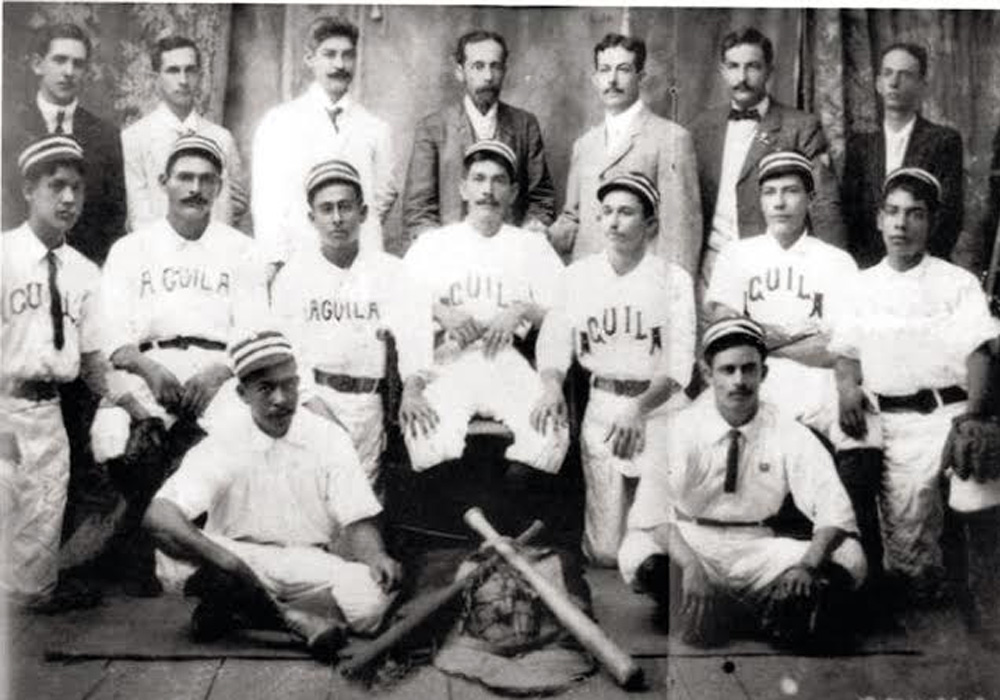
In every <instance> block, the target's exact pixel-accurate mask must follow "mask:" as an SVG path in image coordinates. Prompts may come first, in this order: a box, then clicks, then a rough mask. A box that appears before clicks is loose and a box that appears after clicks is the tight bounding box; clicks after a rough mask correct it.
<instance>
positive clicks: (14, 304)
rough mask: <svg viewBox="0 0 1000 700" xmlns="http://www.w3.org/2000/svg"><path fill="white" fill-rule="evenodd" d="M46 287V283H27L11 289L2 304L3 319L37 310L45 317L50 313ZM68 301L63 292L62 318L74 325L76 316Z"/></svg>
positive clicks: (65, 293)
mask: <svg viewBox="0 0 1000 700" xmlns="http://www.w3.org/2000/svg"><path fill="white" fill-rule="evenodd" d="M47 286H48V284H47V283H42V282H28V283H27V284H25V285H23V286H21V287H16V288H14V289H11V290H10V291H9V292H8V293H7V297H6V298H5V299H4V302H3V317H4V318H13V317H14V316H20V315H21V314H23V313H25V312H31V311H38V310H42V311H43V312H44V313H45V314H46V316H47V315H48V314H49V313H50V308H49V294H48V292H47V291H46V287H47ZM70 301H71V300H70V297H69V294H68V293H67V292H63V294H62V308H63V316H64V317H66V318H68V319H69V320H70V321H72V322H73V323H76V321H77V318H78V316H77V314H76V313H75V311H76V310H75V309H74V308H73V304H71V303H70Z"/></svg>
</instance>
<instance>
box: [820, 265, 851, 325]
mask: <svg viewBox="0 0 1000 700" xmlns="http://www.w3.org/2000/svg"><path fill="white" fill-rule="evenodd" d="M839 252H840V251H838V253H839ZM827 275H829V276H828V279H829V280H830V285H829V287H828V288H833V289H835V290H836V291H835V292H834V293H833V294H830V296H829V298H827V299H824V301H823V306H824V308H823V322H824V325H825V326H826V328H827V329H831V330H832V329H834V328H836V327H837V326H838V325H840V324H841V323H842V322H843V321H844V319H846V318H848V317H849V315H850V314H851V313H852V310H853V308H854V304H855V302H854V295H855V294H857V290H858V266H857V263H855V262H854V258H852V257H851V256H850V255H847V254H846V253H843V254H840V255H838V256H837V261H836V263H835V264H833V265H831V266H830V269H829V270H827Z"/></svg>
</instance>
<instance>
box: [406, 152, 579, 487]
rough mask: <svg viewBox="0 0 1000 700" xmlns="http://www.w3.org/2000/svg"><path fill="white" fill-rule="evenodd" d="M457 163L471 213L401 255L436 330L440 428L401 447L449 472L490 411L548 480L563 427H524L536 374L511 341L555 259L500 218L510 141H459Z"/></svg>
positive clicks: (432, 391) (544, 244) (536, 307)
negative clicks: (473, 424) (474, 425)
mask: <svg viewBox="0 0 1000 700" xmlns="http://www.w3.org/2000/svg"><path fill="white" fill-rule="evenodd" d="M463 164H464V167H465V177H464V178H463V180H462V182H461V185H460V188H461V196H462V200H463V201H464V202H465V203H466V205H467V207H468V215H467V216H466V217H465V219H463V220H462V221H460V222H458V223H455V224H451V225H450V226H445V227H444V228H440V229H437V230H436V231H429V232H428V233H426V234H424V235H423V236H421V237H420V238H418V239H417V240H416V242H415V243H414V244H413V246H412V247H411V248H410V250H409V252H408V253H407V254H406V259H405V262H406V264H407V267H408V268H409V269H410V270H411V272H412V274H413V275H414V277H415V278H416V280H417V282H418V283H419V284H421V285H422V286H423V287H424V289H425V290H426V292H427V294H426V298H427V299H428V300H429V301H432V304H433V307H432V308H433V315H434V321H435V325H436V326H437V328H438V329H439V330H440V333H438V336H437V339H436V342H435V344H436V348H435V351H434V367H433V371H434V375H435V376H434V378H433V379H432V380H431V382H430V383H429V384H428V386H427V389H426V390H425V392H424V393H425V395H426V397H427V401H428V402H429V403H430V406H431V407H432V408H433V409H434V411H435V413H436V414H437V416H438V419H439V420H438V423H437V427H436V429H435V430H434V431H433V432H429V433H428V432H424V431H421V430H419V426H418V425H411V426H410V429H409V430H407V431H406V433H405V434H404V438H405V440H406V446H407V448H408V450H409V453H410V460H411V462H412V464H413V468H414V470H416V471H418V472H421V471H426V470H428V469H431V468H432V467H433V468H434V470H433V471H434V472H437V473H438V474H441V475H450V474H451V473H452V470H451V469H443V468H442V466H441V465H442V464H446V463H447V464H450V465H451V467H456V465H457V464H458V462H457V461H458V460H459V458H460V457H461V456H462V453H463V451H464V450H465V438H466V433H467V430H468V423H469V419H470V418H472V417H473V415H475V414H477V413H479V414H483V415H488V416H491V417H493V418H496V419H497V420H500V421H503V422H504V423H505V424H506V426H507V428H508V429H509V430H510V432H511V433H513V436H514V441H513V443H512V444H511V445H510V446H509V447H507V451H506V456H507V459H508V460H509V461H510V462H513V463H516V464H517V466H516V467H515V471H516V472H520V473H522V474H527V475H528V477H527V478H530V479H533V480H536V481H538V482H539V483H541V482H545V483H549V481H547V479H548V480H551V476H550V475H552V474H555V473H556V472H558V471H559V469H560V467H561V466H562V462H563V458H564V457H565V454H566V449H567V446H568V441H569V440H568V435H567V431H566V430H565V429H564V428H561V427H560V429H557V430H552V431H549V432H548V433H547V434H546V435H542V434H541V433H539V432H538V431H536V430H534V429H533V428H532V427H531V423H530V413H531V409H532V407H533V406H534V404H535V401H536V400H537V399H538V398H539V397H540V396H541V393H542V382H541V379H540V378H539V376H538V374H537V373H536V372H535V370H534V369H532V367H531V365H530V364H529V362H528V360H527V359H526V358H525V356H524V355H523V354H522V353H521V352H520V351H519V349H518V348H517V347H515V341H517V342H518V344H519V345H520V341H521V339H523V338H525V336H527V334H528V333H530V332H531V330H532V329H537V328H538V327H539V326H540V325H541V322H542V319H543V318H544V317H545V314H546V312H547V310H548V309H549V307H550V306H551V304H552V301H553V296H554V293H555V285H556V283H557V278H558V276H559V272H560V270H561V269H562V263H561V262H560V260H559V257H558V256H557V255H556V253H555V251H553V250H552V248H551V246H550V245H549V242H548V241H547V240H545V238H543V237H541V236H539V235H537V234H536V233H534V232H531V231H526V230H524V229H519V228H516V227H514V226H512V225H510V224H507V223H505V222H504V219H505V217H506V214H507V209H508V207H509V206H510V203H511V202H512V201H513V199H514V179H515V176H516V173H517V171H518V167H517V156H516V155H515V154H514V152H513V151H512V150H511V148H510V147H509V146H508V145H507V144H506V143H504V142H503V141H496V140H494V141H478V142H476V143H474V144H473V145H472V146H470V147H469V148H468V150H466V152H465V156H464V159H463ZM525 467H530V469H525ZM434 476H437V475H434ZM434 476H431V477H430V478H434ZM442 478H446V477H442ZM459 478H462V475H461V474H459V475H457V476H456V479H459ZM470 505H474V503H473V504H470Z"/></svg>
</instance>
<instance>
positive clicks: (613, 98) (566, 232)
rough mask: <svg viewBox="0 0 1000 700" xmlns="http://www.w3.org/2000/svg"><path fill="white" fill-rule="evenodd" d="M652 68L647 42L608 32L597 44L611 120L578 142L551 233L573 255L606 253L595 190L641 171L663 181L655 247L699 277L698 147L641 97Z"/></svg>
mask: <svg viewBox="0 0 1000 700" xmlns="http://www.w3.org/2000/svg"><path fill="white" fill-rule="evenodd" d="M645 65H646V44H645V43H644V42H643V41H642V39H638V38H636V37H630V36H622V35H621V34H608V35H607V36H605V37H604V38H603V39H601V41H600V42H599V43H598V44H597V46H595V47H594V75H593V84H594V88H595V89H596V90H597V94H598V97H599V98H600V100H601V102H602V104H603V105H604V123H603V124H600V125H598V126H595V127H594V128H592V129H591V130H590V131H588V132H587V133H585V134H584V135H583V136H581V137H580V138H578V139H577V140H576V142H575V143H574V144H573V157H572V160H571V162H570V169H569V177H568V179H567V182H566V204H565V206H564V207H563V211H562V213H561V214H560V215H559V219H558V220H557V221H556V222H555V223H554V224H553V225H552V226H551V227H550V229H549V237H550V239H551V240H552V245H553V246H554V247H555V249H556V250H557V251H559V252H560V253H561V254H562V255H563V256H564V257H569V258H571V259H572V260H579V259H581V258H583V257H584V256H586V255H589V254H591V253H595V252H597V251H599V250H602V249H603V248H604V243H605V242H604V233H603V231H602V230H601V225H600V222H599V213H600V203H599V202H598V201H597V198H596V197H595V196H594V193H595V192H597V188H598V187H599V186H600V185H601V183H603V182H606V181H607V180H609V179H610V178H612V177H614V176H615V175H620V174H622V173H627V172H641V173H642V174H644V175H645V176H646V177H648V178H649V179H650V180H652V181H653V182H655V183H656V189H657V191H659V193H660V199H661V201H662V202H663V206H661V207H660V214H659V232H660V233H659V236H658V237H657V239H656V241H655V245H654V246H653V252H655V253H657V254H659V255H660V256H661V257H662V258H664V259H665V260H668V261H670V262H675V263H677V264H678V265H680V266H681V267H683V268H684V269H685V270H687V271H688V272H689V273H691V274H692V275H693V274H694V271H695V266H696V265H697V262H698V252H699V250H700V248H701V238H700V237H701V211H700V208H699V205H698V177H697V166H696V165H695V154H694V144H693V142H692V141H691V134H689V133H688V132H687V130H686V129H684V128H683V127H681V126H680V125H679V124H676V123H674V122H672V121H670V120H669V119H664V118H663V117H660V116H658V115H656V114H653V112H651V111H650V109H649V108H648V107H647V106H646V105H645V103H644V102H643V101H642V99H640V96H639V88H640V85H641V82H642V79H643V77H644V75H645V74H644V72H643V71H644V69H645Z"/></svg>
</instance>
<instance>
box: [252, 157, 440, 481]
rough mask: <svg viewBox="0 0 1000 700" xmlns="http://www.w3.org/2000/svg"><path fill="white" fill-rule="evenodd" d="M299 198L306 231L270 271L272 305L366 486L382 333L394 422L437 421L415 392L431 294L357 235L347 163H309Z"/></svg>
mask: <svg viewBox="0 0 1000 700" xmlns="http://www.w3.org/2000/svg"><path fill="white" fill-rule="evenodd" d="M306 198H307V200H308V202H309V219H310V220H311V221H312V224H313V227H314V230H315V236H314V239H313V241H311V242H310V244H308V245H307V244H303V245H302V246H301V247H299V248H298V250H296V251H295V252H294V253H292V256H291V257H290V259H289V261H288V264H287V265H285V266H284V267H282V269H281V270H280V271H279V272H278V274H277V276H276V277H275V278H274V282H273V285H272V287H271V304H272V309H273V311H274V313H275V315H276V317H277V321H278V323H279V324H280V325H281V326H282V327H283V328H284V329H285V332H286V335H287V336H288V337H289V338H290V339H291V341H292V344H293V346H294V347H295V348H296V350H297V352H298V355H299V357H300V358H301V360H302V364H303V366H304V367H305V371H306V377H305V386H306V389H305V392H307V393H308V394H310V395H312V396H316V397H318V398H319V399H320V400H322V401H323V402H324V403H325V404H327V406H328V407H329V408H330V410H331V411H332V412H333V414H334V415H336V417H337V418H338V419H339V420H341V421H343V422H344V424H345V425H346V426H347V428H348V430H349V431H350V433H351V438H352V439H353V440H354V447H355V448H356V449H357V451H358V456H359V458H360V459H361V465H362V467H364V470H365V473H366V474H367V475H368V478H369V480H370V482H371V483H372V485H373V486H375V485H376V484H377V483H378V476H379V460H380V458H381V456H382V451H383V449H384V446H385V431H384V429H383V421H384V419H385V416H383V409H382V397H381V395H380V388H381V385H382V384H383V383H384V381H385V377H386V369H387V368H386V351H387V347H386V341H387V335H388V334H391V335H392V337H393V338H394V339H395V342H396V347H397V352H398V357H399V374H400V377H401V378H402V380H403V382H404V387H403V397H402V404H401V407H402V416H401V418H402V421H403V423H404V426H403V427H404V428H406V427H409V424H410V422H411V421H413V420H416V421H420V423H421V424H420V425H419V426H418V429H420V430H421V431H423V430H425V429H430V428H432V427H433V425H434V423H435V421H436V416H435V415H434V413H433V411H432V410H431V409H430V407H429V406H428V405H427V402H426V400H425V399H424V398H423V390H424V383H425V382H426V379H427V375H428V372H429V371H430V368H431V364H432V362H433V357H432V354H431V353H432V345H431V343H432V333H431V310H430V306H429V302H430V300H429V299H427V300H426V301H425V300H424V299H423V298H422V295H421V290H420V289H419V288H418V287H417V285H416V284H415V283H413V282H411V281H410V275H409V271H408V270H407V269H406V266H405V265H404V263H403V261H401V260H400V259H399V258H397V257H395V256H392V255H389V254H388V253H383V252H382V251H379V250H372V249H364V248H362V247H361V246H360V245H359V241H358V236H359V231H360V229H361V227H362V224H363V223H364V221H365V219H366V217H367V215H368V206H367V204H366V203H365V200H364V196H363V191H362V186H361V178H360V176H359V174H358V171H357V170H356V169H355V168H354V166H353V165H351V164H350V163H345V162H344V161H339V160H331V161H326V162H324V163H320V164H319V165H317V166H316V167H315V168H313V170H312V171H311V172H310V173H309V178H308V180H307V182H306ZM390 419H392V420H394V419H395V416H391V417H390ZM425 420H426V421H427V422H426V424H425V423H424V422H423V421H425Z"/></svg>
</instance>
